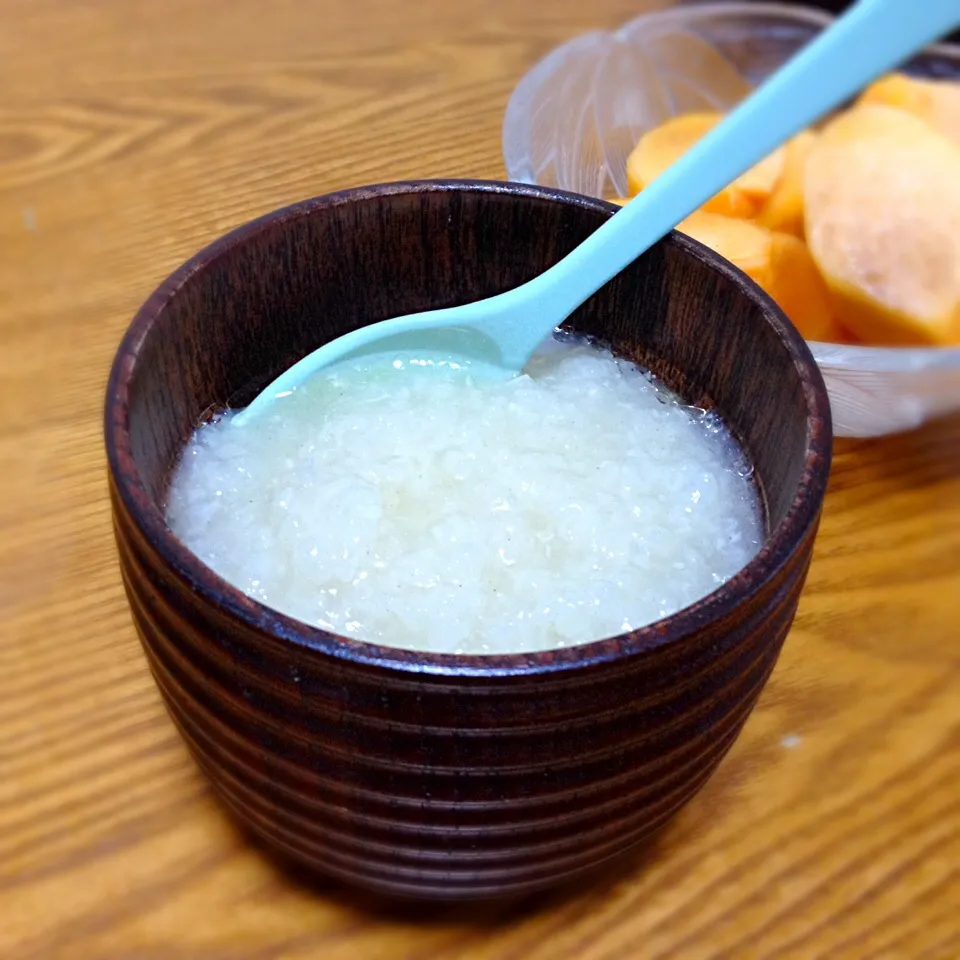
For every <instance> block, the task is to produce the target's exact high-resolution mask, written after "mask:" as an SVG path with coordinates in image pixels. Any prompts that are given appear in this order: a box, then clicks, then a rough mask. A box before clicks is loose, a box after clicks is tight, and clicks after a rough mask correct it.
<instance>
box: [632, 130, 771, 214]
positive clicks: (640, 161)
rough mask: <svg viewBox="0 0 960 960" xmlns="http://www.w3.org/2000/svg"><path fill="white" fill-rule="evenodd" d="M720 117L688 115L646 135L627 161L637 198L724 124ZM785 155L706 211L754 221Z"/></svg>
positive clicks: (722, 194)
mask: <svg viewBox="0 0 960 960" xmlns="http://www.w3.org/2000/svg"><path fill="white" fill-rule="evenodd" d="M722 119H723V114H721V113H715V112H714V113H685V114H681V115H680V116H676V117H672V118H671V119H669V120H667V121H666V122H665V123H662V124H661V125H660V126H659V127H655V128H654V129H653V130H649V131H648V132H647V133H645V134H644V135H643V136H642V137H641V138H640V141H639V142H638V143H637V145H636V147H634V148H633V151H632V152H631V153H630V156H629V157H628V158H627V182H628V185H629V188H630V192H631V194H634V195H636V194H637V193H639V192H640V191H641V190H643V188H644V187H646V186H647V185H648V184H650V183H651V182H652V181H653V180H655V179H656V178H657V177H658V176H660V174H661V173H663V171H664V170H666V169H667V168H668V167H670V166H671V165H672V164H673V163H675V162H676V161H677V160H679V159H680V157H681V156H683V154H684V153H686V152H687V150H689V149H690V147H692V146H693V145H694V144H695V143H696V142H697V141H698V140H699V139H700V138H701V137H702V136H704V134H706V133H708V132H709V131H710V130H712V129H713V128H714V127H715V126H716V125H717V124H718V123H719V122H720V121H721V120H722ZM783 160H784V151H783V150H782V149H778V150H775V151H774V152H773V153H772V154H770V156H768V157H766V158H765V159H763V160H761V161H760V163H758V164H757V165H756V166H754V167H752V168H751V169H750V170H748V171H747V172H746V173H744V174H742V175H741V176H739V177H737V179H736V180H734V181H733V183H731V184H729V185H728V186H727V187H725V188H724V189H723V190H721V191H720V193H718V194H717V195H716V196H715V197H713V198H711V199H710V200H708V201H707V202H706V203H705V204H704V205H703V209H704V210H707V211H710V212H713V213H722V214H726V215H728V216H733V217H752V216H754V214H755V213H756V212H757V210H758V209H759V207H760V206H761V204H762V203H763V202H764V201H765V200H766V198H767V196H769V194H770V192H771V190H773V188H774V185H775V184H776V183H777V181H778V180H779V178H780V173H781V170H782V169H783Z"/></svg>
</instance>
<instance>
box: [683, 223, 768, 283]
mask: <svg viewBox="0 0 960 960" xmlns="http://www.w3.org/2000/svg"><path fill="white" fill-rule="evenodd" d="M677 229H678V230H679V231H680V232H681V233H685V234H686V235H687V236H688V237H693V239H694V240H699V241H700V242H701V243H702V244H703V245H704V246H706V247H709V248H710V249H711V250H714V251H716V252H717V253H719V254H720V256H721V257H723V258H724V259H726V260H729V261H730V262H731V263H732V264H734V265H735V266H737V267H739V268H740V269H741V270H742V271H743V272H744V273H745V274H746V275H747V276H748V277H750V279H751V280H755V281H756V282H757V283H759V284H760V285H761V286H763V284H764V282H765V281H766V279H767V270H768V268H769V266H770V231H769V230H767V229H765V228H764V227H761V226H758V225H757V224H755V223H753V222H751V221H749V220H740V219H738V218H736V217H727V216H724V215H723V214H720V213H714V212H713V211H710V210H698V211H696V213H692V214H690V216H689V217H687V218H686V220H683V221H681V222H680V223H679V224H677Z"/></svg>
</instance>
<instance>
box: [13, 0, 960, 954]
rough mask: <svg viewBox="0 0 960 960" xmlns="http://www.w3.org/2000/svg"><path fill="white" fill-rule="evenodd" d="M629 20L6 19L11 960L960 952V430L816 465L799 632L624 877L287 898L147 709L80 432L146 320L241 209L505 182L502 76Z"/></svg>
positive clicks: (321, 16) (374, 7) (385, 7)
mask: <svg viewBox="0 0 960 960" xmlns="http://www.w3.org/2000/svg"><path fill="white" fill-rule="evenodd" d="M638 6H639V4H638V2H637V0H592V2H590V3H583V2H580V0H549V2H547V0H486V2H484V3H482V4H481V3H465V2H461V0H405V2H402V3H401V2H395V0H323V2H321V0H313V2H310V0H269V2H268V0H233V2H230V3H228V2H226V0H208V2H204V3H199V2H188V0H164V2H162V3H161V2H159V0H156V2H138V3H134V2H130V0H86V2H76V0H5V2H4V4H3V9H2V12H0V90H2V91H3V96H2V99H0V250H2V256H0V336H2V340H0V343H2V348H0V372H2V381H0V382H2V390H0V531H2V541H0V623H2V626H3V629H2V634H0V658H2V662H0V957H3V958H6V960H24V958H38V960H40V958H42V960H58V958H71V960H73V958H77V960H207V958H217V960H253V958H280V957H284V958H323V960H367V958H369V960H379V958H389V960H394V958H409V960H414V958H423V960H428V958H429V960H449V958H478V960H481V958H482V960H507V958H523V960H565V958H571V960H619V958H625V960H633V958H643V960H655V958H656V960H668V958H670V960H672V958H684V960H687V958H704V960H706V958H710V960H721V958H724V960H741V958H754V957H757V958H760V957H762V958H773V957H777V958H788V957H790V958H802V960H813V958H830V960H836V958H846V957H855V958H870V960H880V958H904V960H934V958H936V960H948V958H954V960H955V958H957V957H960V689H958V683H960V643H958V632H960V631H958V627H957V626H956V622H957V621H956V615H957V612H958V609H960V419H956V418H955V419H950V420H947V421H945V422H942V423H940V424H938V425H936V426H932V427H930V428H928V429H926V430H923V431H921V432H919V433H915V434H912V435H908V436H903V437H899V438H896V439H889V440H885V441H880V442H841V443H838V445H837V446H838V456H837V462H836V468H835V471H834V475H833V481H832V487H831V490H830V494H829V497H828V500H827V504H826V514H825V517H824V522H823V528H822V533H821V535H820V539H819V544H818V549H817V554H816V559H815V562H814V565H813V568H812V570H811V573H810V580H809V586H808V589H807V592H806V595H805V598H804V601H803V603H802V607H801V613H800V616H799V617H798V619H797V623H796V627H795V629H794V630H793V633H792V634H791V636H790V638H789V640H788V642H787V645H786V648H785V650H784V653H783V656H782V659H781V661H780V664H779V667H778V669H777V671H776V673H775V675H774V676H773V678H772V679H771V681H770V683H769V685H768V687H767V688H766V690H765V692H764V694H763V696H762V698H761V701H760V704H759V706H758V707H757V710H756V712H755V713H754V715H753V717H752V718H751V720H750V721H749V723H748V725H747V727H746V729H745V730H744V732H743V735H742V736H741V738H740V740H739V741H738V743H737V744H736V746H735V748H734V749H733V751H732V752H731V754H730V755H729V757H728V758H727V759H726V761H725V762H724V763H723V765H722V767H721V769H720V770H719V772H718V773H717V774H716V776H715V777H714V778H713V779H712V780H711V782H710V783H709V785H708V786H707V787H706V788H705V789H704V790H703V792H702V793H701V794H700V795H699V796H698V797H697V798H696V799H695V800H694V801H693V802H692V803H691V804H690V805H689V806H688V807H687V808H686V809H685V810H684V811H683V813H682V814H681V815H680V816H679V817H678V818H677V819H676V821H675V822H673V823H672V824H671V825H670V826H669V827H668V828H667V829H666V830H665V831H664V832H663V833H662V835H661V836H659V837H658V838H657V839H656V840H655V842H654V843H653V844H652V845H651V847H650V849H649V850H647V852H646V853H645V854H644V856H643V857H642V858H640V859H639V860H638V861H637V862H635V863H634V864H633V865H632V866H631V868H630V869H629V870H628V871H627V872H626V873H624V872H622V871H621V872H620V873H618V874H616V875H611V876H609V877H608V878H607V879H606V880H605V882H602V883H600V884H598V885H594V886H591V887H590V888H589V889H583V890H579V891H578V890H566V891H562V892H560V893H558V894H555V895H552V896H550V897H546V898H537V899H535V900H531V901H529V902H526V903H523V904H520V905H517V906H513V907H510V908H502V907H501V908H492V907H484V908H479V909H477V908H470V909H468V908H458V909H456V910H443V909H439V908H435V909H430V910H425V911H415V912H410V911H407V912H405V913H403V912H397V911H394V912H393V913H391V912H384V911H382V910H380V911H373V910H371V909H370V908H369V907H366V908H365V906H364V903H363V901H362V899H361V898H355V897H350V896H348V895H343V894H341V893H339V892H337V891H334V890H332V889H327V888H326V887H325V886H324V885H322V884H321V885H315V886H307V885H304V884H303V883H300V882H295V881H293V880H291V879H289V878H285V877H284V876H282V875H281V874H280V873H278V872H277V871H276V869H275V868H274V867H273V866H271V865H270V864H269V863H268V862H267V861H266V860H264V859H263V858H262V857H261V856H260V855H259V854H258V853H257V852H256V851H255V850H253V849H251V847H250V846H248V845H247V843H245V842H244V841H243V840H242V839H241V838H240V837H239V836H238V834H237V833H236V832H235V831H234V829H233V828H232V827H231V825H230V824H229V823H228V821H227V820H226V819H225V818H224V816H223V815H222V813H221V810H220V808H219V807H218V805H217V804H216V803H215V802H214V800H213V798H212V797H211V795H210V792H209V790H208V789H207V787H206V785H205V783H204V781H203V780H202V779H201V777H200V775H199V773H198V772H197V770H196V769H195V767H194V765H193V763H192V761H191V760H190V758H189V757H188V755H187V752H186V749H185V748H184V745H183V744H182V743H181V741H180V739H179V738H178V736H177V734H176V733H175V732H174V729H173V726H172V725H171V723H170V721H169V720H168V718H167V716H166V714H165V713H164V710H163V707H162V705H161V702H160V698H159V695H158V693H157V691H156V689H155V687H154V684H153V682H152V680H151V678H150V675H149V673H148V671H147V666H146V663H145V661H144V658H143V655H142V654H141V651H140V648H139V644H138V642H137V639H136V637H135V635H134V632H133V629H132V626H131V622H130V618H129V616H128V613H127V608H126V605H125V602H124V598H123V595H122V592H121V587H120V579H119V575H118V571H117V564H116V560H115V556H114V548H113V544H112V542H111V533H110V520H109V514H108V509H107V496H106V483H105V466H104V457H103V452H102V445H101V427H100V412H101V403H102V393H103V388H104V383H105V378H106V373H107V369H108V365H109V363H110V360H111V356H112V354H113V351H114V349H115V347H116V345H117V342H118V340H119V338H120V336H121V333H122V331H123V330H124V328H125V326H126V324H127V323H128V321H129V319H130V317H131V316H132V314H133V312H134V310H135V309H136V307H137V306H138V305H139V303H140V302H141V301H142V300H143V298H145V296H146V295H147V294H148V293H149V292H150V291H151V290H152V289H153V287H154V285H155V284H156V283H157V282H158V281H159V280H161V279H162V278H163V277H164V276H165V275H166V274H167V273H168V272H169V271H170V270H172V269H173V268H174V267H175V266H176V265H177V264H179V263H180V262H181V261H182V260H183V259H184V258H186V257H187V256H188V255H189V254H191V253H192V252H193V251H194V250H196V249H197V248H199V247H200V246H201V245H203V244H205V243H206V242H207V241H209V240H210V239H212V238H213V237H215V236H216V235H218V234H219V233H221V232H223V231H224V230H226V229H227V228H229V227H232V226H234V225H236V224H238V223H240V222H242V221H244V220H247V219H249V218H251V217H253V216H256V215H258V214H260V213H263V212H265V211H267V210H270V209H272V208H274V207H277V206H279V205H281V204H285V203H289V202H291V201H293V200H297V199H300V198H303V197H306V196H310V195H314V194H319V193H323V192H325V191H328V190H331V189H334V188H338V187H345V186H349V185H354V184H359V183H363V182H375V181H381V180H391V179H397V178H405V177H425V176H438V175H439V176H444V175H457V176H481V177H498V176H502V175H503V169H502V164H501V159H500V140H499V137H500V121H501V117H502V114H503V109H504V105H505V103H506V99H507V96H508V95H509V92H510V90H511V88H512V86H513V84H514V83H515V82H516V80H517V79H518V78H519V77H520V75H521V74H522V72H523V71H524V70H525V69H526V68H527V67H528V66H529V65H530V64H532V63H533V62H534V61H535V60H536V59H537V58H539V57H540V56H541V55H543V54H544V53H545V52H546V51H547V50H548V49H550V48H551V47H552V46H554V45H555V44H557V43H558V42H561V41H563V40H564V39H566V38H568V37H570V36H572V35H574V34H577V33H579V32H582V31H585V30H588V29H590V28H593V27H596V26H610V25H614V24H616V23H619V22H622V21H624V20H625V19H627V18H628V17H629V16H631V15H633V14H634V13H635V12H637V8H638Z"/></svg>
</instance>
